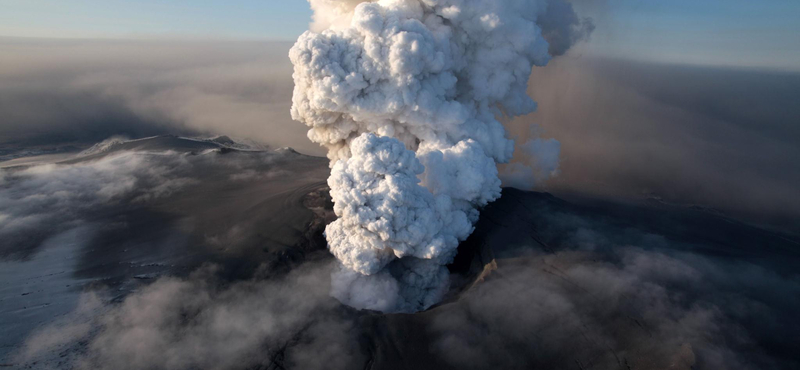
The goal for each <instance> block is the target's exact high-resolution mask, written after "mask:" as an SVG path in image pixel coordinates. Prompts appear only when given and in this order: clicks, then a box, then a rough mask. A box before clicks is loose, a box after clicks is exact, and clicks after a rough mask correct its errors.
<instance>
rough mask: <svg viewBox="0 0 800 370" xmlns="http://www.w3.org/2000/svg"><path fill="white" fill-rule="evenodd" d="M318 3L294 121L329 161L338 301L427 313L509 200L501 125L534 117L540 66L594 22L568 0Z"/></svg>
mask: <svg viewBox="0 0 800 370" xmlns="http://www.w3.org/2000/svg"><path fill="white" fill-rule="evenodd" d="M311 6H312V8H313V9H314V11H315V15H314V20H315V22H314V23H313V25H312V28H313V29H315V30H317V31H319V32H312V31H309V32H306V33H304V34H303V35H302V36H300V38H299V39H298V40H297V43H296V44H295V45H294V47H293V48H292V49H291V51H290V54H289V56H290V58H291V60H292V63H293V64H294V74H293V77H294V82H295V89H294V95H293V105H292V111H291V113H292V118H294V119H295V120H297V121H300V122H303V123H305V124H306V125H308V126H309V127H310V130H309V131H308V137H309V139H311V140H312V141H314V142H317V143H319V144H320V145H322V146H324V147H326V148H327V149H328V157H329V158H330V160H331V167H332V170H331V176H330V178H329V179H328V184H329V186H330V188H331V196H332V198H333V201H334V204H335V206H334V211H335V213H336V215H337V216H338V217H339V218H338V219H337V220H336V221H335V222H333V223H331V224H330V225H328V227H327V228H326V230H325V234H326V238H327V240H328V245H329V248H330V250H331V252H332V253H333V254H334V256H336V258H337V259H338V260H339V261H340V262H341V264H340V269H339V271H338V272H336V273H334V276H333V292H332V294H333V295H334V296H335V297H336V298H337V299H339V300H340V301H342V302H344V303H346V304H349V305H351V306H353V307H357V308H368V309H375V310H380V311H387V312H414V311H419V310H422V309H425V308H427V307H430V306H431V305H433V304H435V303H436V302H438V301H440V300H441V298H442V297H443V295H444V293H445V292H446V291H447V288H448V284H449V282H448V271H447V268H446V267H445V266H446V265H447V264H448V263H450V262H451V261H452V260H453V257H454V256H455V253H456V249H457V247H458V243H459V241H462V240H464V239H466V238H467V236H469V234H470V233H471V232H472V230H473V224H474V223H475V222H476V221H477V219H478V209H479V208H480V207H483V206H485V205H486V204H488V203H489V202H491V201H493V200H495V199H497V198H498V197H499V196H500V180H499V178H498V173H497V166H496V163H506V162H508V161H509V159H510V158H511V155H512V152H513V150H514V143H513V141H512V140H510V139H508V138H507V137H506V136H507V135H506V131H505V129H504V128H503V126H502V124H501V123H500V122H499V121H498V117H503V116H506V117H510V116H517V115H522V114H527V113H530V112H532V111H534V110H535V109H536V103H534V101H533V100H532V99H531V98H530V97H528V96H527V95H526V92H525V91H526V88H527V82H528V79H529V77H530V73H531V68H532V67H533V66H534V65H538V66H542V65H545V64H546V63H547V62H548V61H549V60H550V58H551V53H559V52H563V51H559V50H560V49H564V44H565V43H566V44H571V43H572V42H573V41H574V40H577V39H579V38H580V37H579V35H580V34H584V33H586V32H588V31H589V30H590V23H586V22H585V21H580V20H579V19H578V18H577V17H576V16H575V14H574V12H573V10H572V6H571V5H569V4H568V3H565V2H564V1H563V0H380V1H376V2H360V1H334V0H311ZM545 18H546V19H547V20H548V21H547V22H544V19H545ZM554 19H555V20H554ZM587 24H588V25H589V26H587ZM542 25H544V26H542ZM543 27H544V29H543ZM548 35H549V36H548ZM546 39H549V40H551V41H553V40H555V41H558V49H559V50H555V49H554V48H553V47H551V44H550V43H548V41H547V40H546ZM565 40H566V41H565ZM564 50H565V49H564Z"/></svg>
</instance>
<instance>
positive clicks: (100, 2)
mask: <svg viewBox="0 0 800 370" xmlns="http://www.w3.org/2000/svg"><path fill="white" fill-rule="evenodd" d="M231 4H235V5H231ZM575 4H576V8H577V9H578V10H579V12H580V13H581V14H583V15H587V16H591V17H593V18H594V19H595V23H596V25H597V29H596V32H595V34H594V36H593V40H592V42H591V43H589V44H587V45H586V46H585V47H584V48H583V52H587V53H592V54H597V55H609V56H616V57H624V58H630V59H644V60H656V61H664V62H671V63H672V62H678V63H686V64H705V65H726V66H736V67H769V68H777V69H790V70H798V69H800V37H797V35H798V34H800V22H798V21H797V20H798V19H800V1H796V0H703V1H697V0H671V1H657V0H644V1H643V0H600V1H592V0H576V1H575ZM0 8H2V9H3V11H2V12H0V36H26V37H62V38H76V37H79V38H130V37H156V38H158V37H188V38H251V39H279V40H291V39H294V38H296V37H297V35H299V34H300V33H302V32H303V31H304V30H305V29H306V28H307V25H308V20H309V17H310V15H311V12H310V11H309V9H308V4H307V3H306V1H304V0H240V1H236V2H233V3H232V2H230V1H223V0H172V1H161V0H138V1H133V0H71V1H63V0H0Z"/></svg>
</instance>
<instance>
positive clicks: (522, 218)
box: [0, 136, 800, 369]
mask: <svg viewBox="0 0 800 370" xmlns="http://www.w3.org/2000/svg"><path fill="white" fill-rule="evenodd" d="M327 163H328V161H327V160H326V159H324V158H319V157H312V156H307V155H303V154H299V153H297V152H294V151H293V150H290V149H278V150H267V149H259V148H250V147H247V146H244V145H238V144H236V143H234V142H233V141H230V140H229V139H227V138H218V139H216V140H196V139H185V138H181V137H177V136H158V137H153V138H148V139H141V140H135V141H122V140H117V141H110V142H106V143H105V144H104V145H99V146H96V147H94V148H93V150H91V151H88V152H84V154H83V155H81V156H77V157H70V159H67V160H64V161H62V162H60V163H58V164H42V165H37V166H15V167H5V168H3V169H2V172H0V174H1V176H0V205H1V206H2V207H1V208H0V209H1V210H2V211H0V212H1V214H0V258H1V259H0V283H1V284H2V285H0V312H2V315H0V332H2V333H3V336H2V338H0V346H1V347H0V357H1V358H2V360H0V363H2V364H3V366H11V367H12V368H43V369H51V368H65V369H68V368H79V369H81V368H87V369H88V368H91V369H97V368H103V369H142V368H148V369H200V368H202V369H284V368H298V369H313V368H324V369H331V368H345V369H354V368H359V369H360V368H364V369H442V368H453V369H468V368H487V367H495V368H508V369H511V368H558V369H698V368H705V369H725V368H728V369H764V368H776V369H793V368H797V367H798V366H800V362H798V357H797V354H796V349H797V348H798V347H800V342H798V338H797V336H796V333H797V332H800V327H798V323H797V320H796V312H797V310H798V308H800V301H799V300H800V280H798V277H797V275H796V266H797V265H798V262H799V261H800V258H799V257H800V256H798V242H797V238H796V237H794V236H791V235H783V234H779V233H776V232H773V231H767V230H764V229H760V228H757V227H754V226H749V225H747V224H743V223H740V222H738V221H735V220H733V219H731V218H729V217H727V216H725V215H723V214H720V213H719V212H716V211H713V210H710V209H707V208H702V207H691V206H681V205H674V204H667V203H664V202H662V201H659V200H658V199H650V200H647V201H642V202H636V203H612V202H608V201H600V200H592V199H574V200H572V201H570V202H568V201H565V200H562V199H559V198H556V197H554V196H552V195H550V194H547V193H538V192H525V191H521V190H517V189H513V188H505V189H504V190H503V196H502V198H500V199H499V200H498V201H496V202H494V203H492V204H490V205H489V206H488V207H486V208H485V209H484V210H483V212H482V213H481V218H480V221H479V222H478V224H477V225H476V230H475V232H474V233H473V234H472V235H471V236H470V238H469V239H467V241H465V242H463V243H461V245H460V246H459V251H458V256H457V257H456V260H455V262H454V263H453V264H451V265H449V266H448V268H449V269H450V271H451V273H452V276H453V278H452V280H451V287H450V292H449V293H448V295H447V297H446V299H445V301H444V302H442V303H441V304H438V305H436V306H434V307H432V308H431V309H429V310H427V311H424V312H421V313H417V314H383V313H378V312H373V311H368V310H361V311H358V310H355V309H353V308H350V307H347V306H344V305H341V304H340V303H339V302H338V301H336V300H335V299H333V298H331V297H330V273H331V270H332V268H333V263H334V261H335V260H334V259H333V257H332V256H331V255H330V253H329V252H328V251H327V250H326V245H325V240H324V238H323V237H322V230H323V227H324V225H325V224H326V223H327V222H330V221H331V220H332V219H333V216H332V211H331V203H330V200H329V198H328V196H327V191H326V190H327V189H326V185H325V179H326V178H327V176H328V173H329V170H328V167H327ZM12 164H13V163H12Z"/></svg>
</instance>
